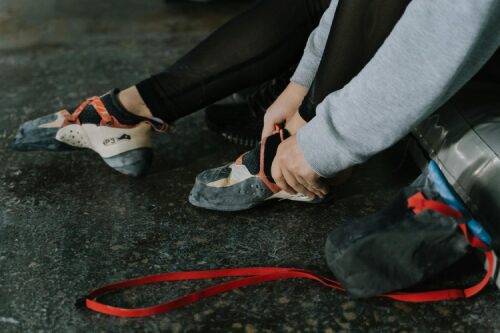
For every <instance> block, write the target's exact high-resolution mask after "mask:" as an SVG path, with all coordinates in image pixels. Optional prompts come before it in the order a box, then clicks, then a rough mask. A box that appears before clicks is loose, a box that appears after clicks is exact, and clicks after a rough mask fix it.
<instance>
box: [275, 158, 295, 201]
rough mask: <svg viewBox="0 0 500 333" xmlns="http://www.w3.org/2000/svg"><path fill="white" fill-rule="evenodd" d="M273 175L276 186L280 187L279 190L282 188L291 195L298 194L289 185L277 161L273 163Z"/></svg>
mask: <svg viewBox="0 0 500 333" xmlns="http://www.w3.org/2000/svg"><path fill="white" fill-rule="evenodd" d="M271 175H272V176H273V179H274V182H275V183H276V185H278V186H279V188H281V189H282V190H283V191H285V192H288V193H291V194H297V192H295V190H294V189H293V188H291V187H290V186H289V185H288V184H287V182H286V180H285V177H284V176H283V173H282V171H281V168H280V165H279V162H278V161H276V160H275V161H273V164H272V165H271Z"/></svg>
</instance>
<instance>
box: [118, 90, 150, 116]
mask: <svg viewBox="0 0 500 333" xmlns="http://www.w3.org/2000/svg"><path fill="white" fill-rule="evenodd" d="M117 97H118V100H119V101H120V103H121V104H122V105H123V107H124V108H125V109H126V110H127V111H128V112H130V113H132V114H133V115H136V116H138V117H142V118H148V119H150V118H153V114H152V113H151V110H149V108H148V107H147V106H146V103H144V100H143V99H142V97H141V95H140V94H139V91H138V90H137V88H136V87H135V86H132V87H129V88H127V89H125V90H122V91H120V92H119V93H118V96H117Z"/></svg>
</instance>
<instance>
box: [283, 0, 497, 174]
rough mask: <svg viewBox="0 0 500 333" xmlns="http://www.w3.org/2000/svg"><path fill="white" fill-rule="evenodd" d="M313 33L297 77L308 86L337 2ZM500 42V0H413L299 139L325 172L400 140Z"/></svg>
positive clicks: (335, 1) (318, 168)
mask: <svg viewBox="0 0 500 333" xmlns="http://www.w3.org/2000/svg"><path fill="white" fill-rule="evenodd" d="M337 4H338V0H333V1H332V3H331V5H330V7H329V8H328V10H327V11H326V12H325V13H324V15H323V18H322V20H321V22H320V24H319V26H318V28H316V30H314V31H313V32H312V34H311V36H310V37H309V40H308V42H307V46H306V49H305V52H304V56H303V57H302V60H301V61H300V64H299V66H298V68H297V70H296V72H295V74H294V75H293V77H292V79H291V81H292V82H295V83H297V84H300V85H302V86H304V87H306V88H309V87H310V85H311V82H312V81H313V79H314V77H315V75H316V71H317V69H318V65H319V62H320V61H321V56H322V54H323V50H324V48H325V44H326V40H327V37H328V33H329V31H330V27H331V23H332V20H333V16H334V13H335V9H336V7H337ZM498 47H500V0H413V1H411V3H410V4H409V5H408V7H407V8H406V11H405V13H404V14H403V16H402V17H401V19H400V20H399V22H398V23H397V24H396V26H395V28H394V30H393V31H392V32H391V34H390V35H389V36H388V38H387V39H386V40H385V42H384V43H383V45H382V46H381V47H380V49H379V50H378V51H377V53H376V54H375V56H374V57H373V58H372V60H371V61H370V62H369V63H368V64H367V65H366V66H365V68H364V69H363V70H362V71H361V72H360V73H359V74H358V75H357V76H356V77H354V78H353V79H352V80H351V81H350V82H349V83H348V84H347V85H345V86H344V87H343V88H342V89H340V90H338V91H335V92H332V93H331V94H330V95H329V96H328V97H327V98H325V100H324V101H323V102H322V103H321V104H320V105H319V106H318V107H317V109H316V117H315V118H314V119H313V120H311V121H310V122H309V123H308V124H306V125H305V126H304V127H302V128H301V129H300V130H299V132H298V134H297V140H298V143H299V146H300V148H301V150H302V152H303V154H304V157H305V159H306V160H307V162H308V163H309V164H310V165H311V167H312V168H313V169H314V170H315V171H316V172H317V173H318V174H319V175H321V176H323V177H332V176H334V175H335V174H336V173H337V172H339V171H341V170H343V169H345V168H347V167H349V166H352V165H354V164H359V163H362V162H364V161H366V160H367V159H368V158H370V157H371V156H373V155H374V154H376V153H378V152H380V151H382V150H384V149H386V148H388V147H389V146H391V145H393V144H394V143H395V142H397V141H398V140H400V139H401V138H402V137H404V136H405V135H406V134H408V133H409V132H410V130H411V129H412V128H413V127H415V126H416V125H418V123H419V122H420V121H422V120H424V119H425V118H426V117H427V116H429V115H430V114H431V113H432V112H434V111H435V110H436V109H437V108H439V106H441V105H442V104H443V103H444V102H446V101H447V100H448V99H449V98H450V97H451V96H452V95H454V94H455V93H456V92H457V90H458V89H460V88H461V87H462V86H463V85H464V84H465V83H466V82H467V81H469V80H470V79H471V78H472V76H473V75H474V74H475V73H476V72H478V71H479V69H480V68H481V67H482V66H483V65H484V64H485V63H486V61H487V60H488V59H489V58H490V57H491V56H492V55H493V53H494V52H495V50H496V49H497V48H498Z"/></svg>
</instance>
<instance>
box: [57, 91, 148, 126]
mask: <svg viewBox="0 0 500 333" xmlns="http://www.w3.org/2000/svg"><path fill="white" fill-rule="evenodd" d="M89 104H90V105H92V107H93V108H94V110H95V111H96V112H97V114H98V115H99V117H100V118H101V123H100V125H101V126H108V127H115V128H134V127H136V126H137V125H139V124H140V123H138V124H136V125H124V124H122V123H120V121H118V119H116V118H115V117H114V116H112V115H110V114H109V111H108V110H107V109H106V106H105V105H104V103H103V102H102V100H101V97H99V96H94V97H91V98H88V99H87V100H85V101H84V102H83V103H82V104H80V106H78V107H77V108H76V109H75V111H73V113H70V112H69V111H68V110H67V109H64V110H63V112H66V113H67V114H64V123H63V125H62V126H61V127H65V126H68V125H70V124H77V125H81V121H80V119H79V117H80V114H81V113H82V112H83V110H85V108H86V107H87V106H88V105H89ZM141 123H148V124H149V125H151V126H152V127H153V128H155V126H153V125H152V123H151V122H149V121H144V122H141Z"/></svg>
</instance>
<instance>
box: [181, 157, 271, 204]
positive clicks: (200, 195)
mask: <svg viewBox="0 0 500 333" xmlns="http://www.w3.org/2000/svg"><path fill="white" fill-rule="evenodd" d="M231 171H232V170H231V168H230V166H224V167H220V168H215V169H210V170H206V171H204V172H202V173H201V174H199V175H198V176H197V177H196V182H195V184H194V186H193V189H192V190H191V193H190V195H189V202H190V203H191V204H193V205H194V206H196V207H201V208H206V209H211V210H219V211H239V210H245V209H249V208H252V207H255V206H257V205H259V204H261V203H263V202H264V201H265V200H266V199H267V198H269V197H271V196H272V195H273V193H272V191H271V190H269V188H267V186H266V185H265V184H264V182H263V181H262V180H261V179H260V178H258V177H255V176H251V177H248V178H245V179H243V180H241V181H236V182H235V181H232V180H229V177H230V175H231Z"/></svg>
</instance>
